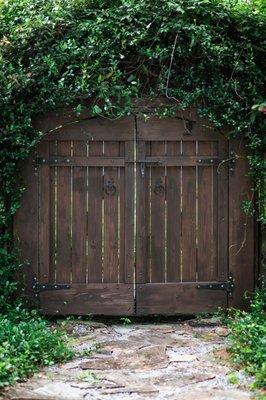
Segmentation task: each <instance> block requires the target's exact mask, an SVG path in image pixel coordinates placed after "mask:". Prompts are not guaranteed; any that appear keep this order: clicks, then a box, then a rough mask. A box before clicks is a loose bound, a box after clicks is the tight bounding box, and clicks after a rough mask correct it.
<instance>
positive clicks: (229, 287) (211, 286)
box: [196, 275, 235, 295]
mask: <svg viewBox="0 0 266 400" xmlns="http://www.w3.org/2000/svg"><path fill="white" fill-rule="evenodd" d="M196 287H197V289H205V290H206V289H207V290H225V291H226V292H227V293H228V294H229V295H231V294H232V292H233V290H234V287H235V284H234V279H233V276H232V275H229V278H228V281H226V282H209V283H199V284H197V286H196Z"/></svg>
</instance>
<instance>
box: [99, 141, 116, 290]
mask: <svg viewBox="0 0 266 400" xmlns="http://www.w3.org/2000/svg"><path fill="white" fill-rule="evenodd" d="M104 154H105V156H114V157H115V156H116V157H117V156H119V142H112V141H110V142H105V143H104ZM108 185H111V186H113V187H114V188H115V189H114V190H115V192H114V193H112V189H111V190H110V191H109V193H108V188H107V186H108ZM118 191H119V180H118V170H117V168H116V167H105V169H104V259H103V281H104V282H114V283H116V282H118Z"/></svg>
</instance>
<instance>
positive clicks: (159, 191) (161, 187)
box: [153, 179, 165, 196]
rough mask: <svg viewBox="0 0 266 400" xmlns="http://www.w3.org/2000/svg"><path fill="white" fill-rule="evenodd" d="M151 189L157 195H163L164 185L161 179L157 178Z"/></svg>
mask: <svg viewBox="0 0 266 400" xmlns="http://www.w3.org/2000/svg"><path fill="white" fill-rule="evenodd" d="M153 191H154V193H155V194H157V195H158V196H164V193H165V187H164V184H163V181H162V179H158V181H157V182H156V183H155V186H154V189H153Z"/></svg>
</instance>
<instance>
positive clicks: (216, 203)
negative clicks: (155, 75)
mask: <svg viewBox="0 0 266 400" xmlns="http://www.w3.org/2000/svg"><path fill="white" fill-rule="evenodd" d="M192 114H193V113H192ZM192 114H191V121H193V124H192V126H189V124H188V125H187V126H186V125H185V121H184V119H182V116H179V117H180V118H174V119H170V118H167V119H164V120H160V119H158V118H155V117H152V118H150V119H149V120H148V121H147V122H144V121H143V120H141V119H138V118H137V121H136V122H137V124H136V128H137V133H136V137H137V141H136V145H137V149H136V160H135V148H134V146H135V140H134V118H133V117H129V118H126V119H125V120H124V121H122V120H121V121H112V122H111V121H108V120H102V119H96V118H95V119H93V120H91V119H88V120H86V121H82V122H81V123H80V122H79V123H77V124H68V123H69V122H71V116H70V115H69V116H66V117H63V116H61V117H56V119H55V120H54V121H50V122H49V121H46V124H47V126H48V125H49V124H50V126H52V125H51V124H53V123H54V122H55V121H57V122H59V121H61V122H63V121H65V122H66V123H67V124H68V125H67V127H65V126H64V127H63V128H60V129H58V130H56V131H58V133H56V134H55V133H52V134H49V135H48V136H45V139H44V140H43V141H42V142H41V144H40V146H39V159H38V161H39V166H38V171H39V172H38V174H39V176H38V179H37V177H36V176H35V175H34V176H33V167H32V165H27V167H26V169H25V176H26V179H28V181H29V183H30V191H29V192H28V195H27V192H26V194H25V195H24V197H23V199H24V198H25V196H26V202H25V201H24V200H22V201H24V203H23V205H24V209H25V210H26V214H24V210H23V214H21V212H22V210H20V211H19V212H18V213H17V217H16V218H15V221H14V227H15V230H16V231H17V232H18V233H21V232H23V236H24V235H25V239H24V238H23V239H22V242H21V243H22V250H23V256H24V254H25V255H26V258H27V256H29V260H30V261H33V263H35V264H34V265H32V267H31V270H30V271H31V272H30V273H29V275H28V286H29V285H30V284H31V283H32V279H33V276H38V279H39V282H40V283H53V282H58V283H70V285H71V289H69V290H67V289H66V290H50V291H47V292H41V293H40V299H41V305H42V309H43V312H44V313H46V314H60V313H61V314H62V315H66V314H72V313H73V314H88V313H92V314H105V315H134V314H135V310H134V306H135V305H136V307H137V315H147V314H165V315H173V314H180V313H182V314H184V313H195V312H199V311H200V312H202V311H206V312H210V311H214V310H216V309H217V307H226V306H227V293H226V291H223V290H209V289H198V288H197V287H196V286H197V282H198V281H199V282H205V283H206V282H208V284H209V283H216V282H226V281H227V279H228V269H230V272H232V273H233V276H234V279H235V290H234V292H233V296H232V298H231V300H230V301H229V305H232V306H234V307H245V305H246V302H245V300H243V293H244V291H245V290H250V291H251V290H252V289H253V285H254V264H253V263H254V221H253V219H252V218H250V217H247V216H246V215H245V214H243V213H242V212H241V211H240V210H241V202H242V200H243V199H248V195H249V193H250V192H249V189H250V185H251V183H250V180H249V178H248V177H247V176H245V175H246V172H245V171H247V160H246V159H244V158H242V156H243V155H244V156H245V155H246V148H245V145H244V144H243V143H241V145H240V147H239V148H238V144H237V143H239V142H234V143H232V145H231V149H230V150H234V151H235V152H236V153H237V156H238V157H237V159H236V163H235V170H234V171H232V172H231V173H229V171H228V169H229V168H228V143H227V141H226V140H225V139H224V137H223V135H221V134H217V133H215V131H214V130H213V129H208V128H206V129H205V128H204V127H202V125H201V124H200V123H199V121H198V119H197V118H196V117H195V115H194V114H193V115H192ZM194 117H195V118H194ZM60 118H61V119H60ZM186 118H187V119H189V114H186ZM189 120H190V119H189ZM191 128H192V129H191ZM189 130H190V131H189ZM59 131H60V133H59ZM58 134H59V136H58ZM54 138H59V139H58V142H56V141H55V139H54ZM88 139H89V140H88ZM95 139H97V140H96V141H95ZM85 140H86V141H87V142H85ZM180 140H181V141H182V143H180ZM239 156H240V157H239ZM34 157H35V156H34ZM34 157H33V156H32V157H31V161H33V158H34ZM206 159H208V161H207V162H206ZM42 160H45V161H42ZM47 160H48V162H47ZM56 160H57V161H56ZM222 160H224V161H223V162H221V161H222ZM135 171H136V176H135ZM228 175H230V176H229V177H228ZM135 179H136V181H135ZM135 186H136V187H135ZM135 189H136V190H137V193H135ZM135 200H136V205H135ZM228 204H229V216H228ZM38 207H39V208H38ZM29 215H31V216H32V221H33V225H34V226H32V224H28V216H29ZM135 219H136V230H135V223H134V220H135ZM228 220H230V222H228ZM24 225H25V226H26V229H25V227H24ZM228 231H229V234H230V238H229V239H230V240H228ZM24 232H25V234H24ZM32 235H33V236H32ZM135 235H136V237H134V236H135ZM135 245H136V249H135ZM38 248H39V250H38ZM229 250H230V254H229V258H228V252H229ZM38 260H39V261H38ZM38 262H39V267H40V271H39V274H38ZM135 263H136V267H135ZM134 268H136V271H134ZM125 282H126V284H125ZM134 288H135V289H134ZM134 290H136V304H134Z"/></svg>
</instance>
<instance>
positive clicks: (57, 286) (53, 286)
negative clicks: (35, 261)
mask: <svg viewBox="0 0 266 400" xmlns="http://www.w3.org/2000/svg"><path fill="white" fill-rule="evenodd" d="M32 288H33V290H34V292H36V293H39V292H44V291H46V290H62V289H70V288H71V286H70V285H69V284H68V283H38V282H35V283H34V284H33V286H32Z"/></svg>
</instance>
